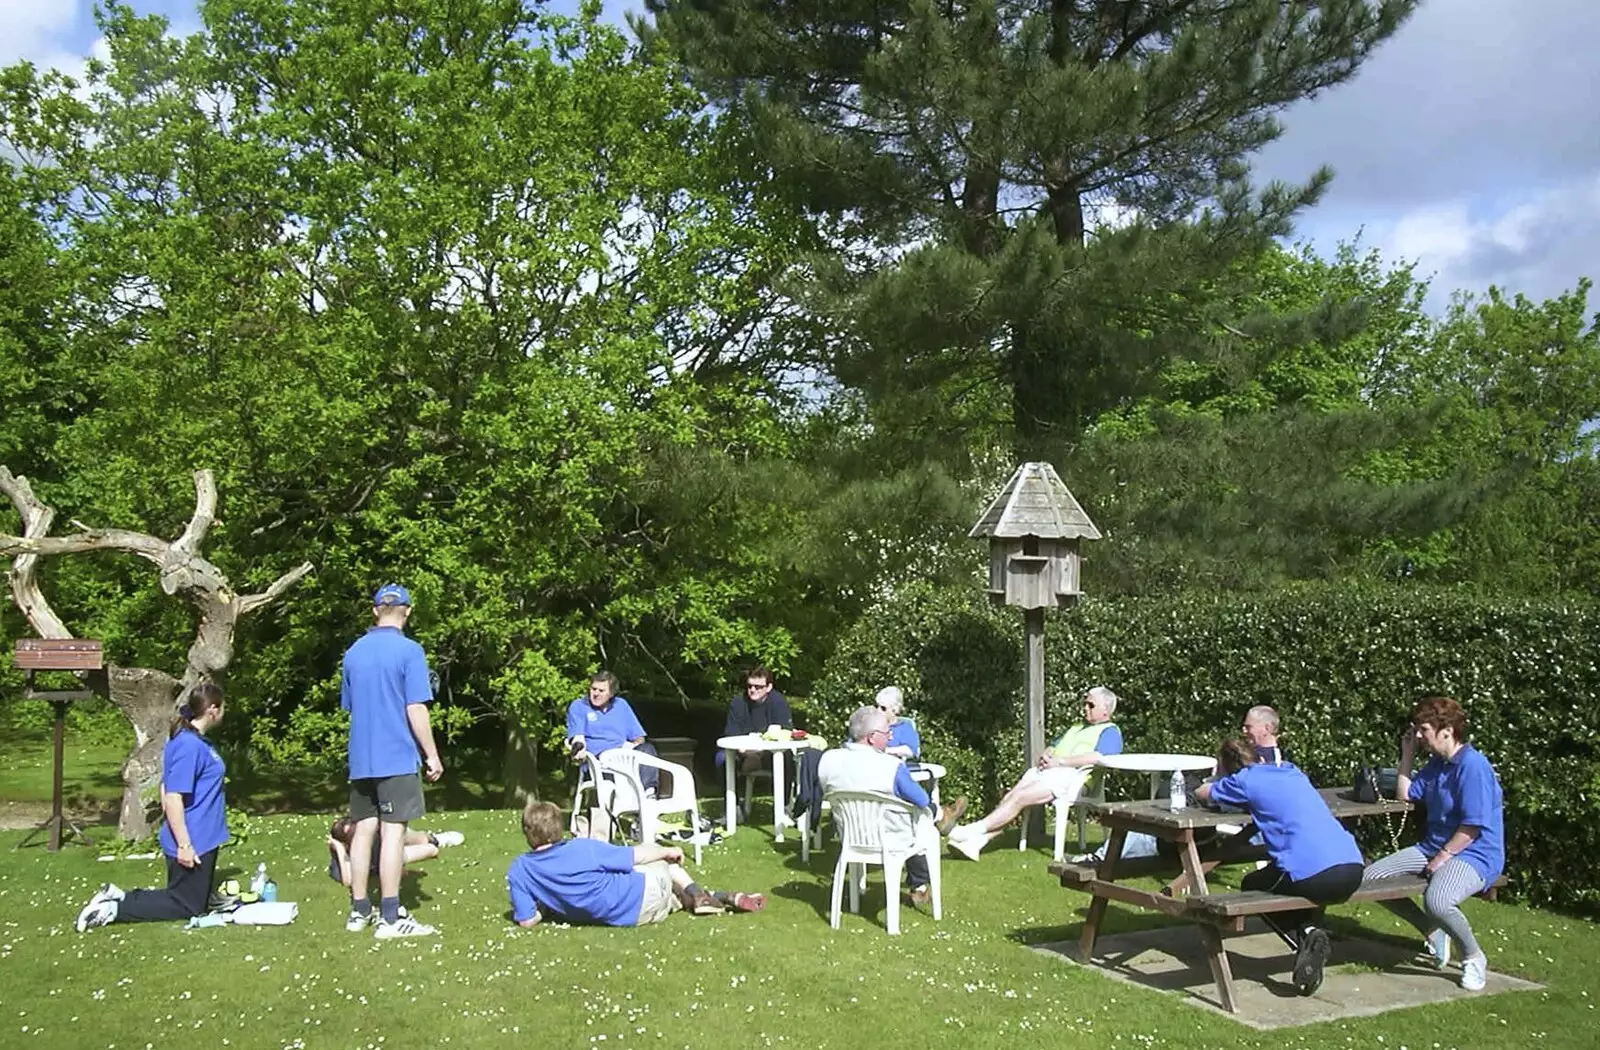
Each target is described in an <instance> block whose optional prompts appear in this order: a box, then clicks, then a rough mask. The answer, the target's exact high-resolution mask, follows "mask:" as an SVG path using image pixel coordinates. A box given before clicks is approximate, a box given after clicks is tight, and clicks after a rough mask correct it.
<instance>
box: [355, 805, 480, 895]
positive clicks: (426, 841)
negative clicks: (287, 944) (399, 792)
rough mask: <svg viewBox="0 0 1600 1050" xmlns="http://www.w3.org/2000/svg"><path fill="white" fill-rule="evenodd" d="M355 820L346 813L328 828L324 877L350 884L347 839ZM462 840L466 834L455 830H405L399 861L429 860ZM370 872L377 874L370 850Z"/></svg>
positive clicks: (375, 855)
mask: <svg viewBox="0 0 1600 1050" xmlns="http://www.w3.org/2000/svg"><path fill="white" fill-rule="evenodd" d="M355 833H356V822H355V821H354V820H353V819H351V818H350V817H348V816H344V817H340V818H339V819H338V820H336V821H334V822H333V826H332V827H331V828H329V829H328V878H330V879H332V880H334V881H335V882H339V883H342V884H344V886H346V887H347V888H348V887H349V885H350V840H351V839H352V838H354V837H355ZM465 841H466V836H465V835H463V834H461V832H459V831H440V832H438V833H434V832H429V831H408V832H406V842H405V855H404V859H403V863H405V864H416V863H417V862H418V861H424V860H432V859H433V858H434V857H437V856H438V855H439V850H440V849H443V848H445V847H448V846H459V845H461V843H463V842H465ZM372 874H373V875H374V876H376V875H377V874H378V851H377V850H376V849H374V850H373V851H372Z"/></svg>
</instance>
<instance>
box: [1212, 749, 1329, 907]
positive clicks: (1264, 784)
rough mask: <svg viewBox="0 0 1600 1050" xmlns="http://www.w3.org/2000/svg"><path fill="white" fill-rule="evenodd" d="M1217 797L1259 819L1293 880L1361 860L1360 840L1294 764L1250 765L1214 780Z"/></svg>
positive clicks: (1272, 849)
mask: <svg viewBox="0 0 1600 1050" xmlns="http://www.w3.org/2000/svg"><path fill="white" fill-rule="evenodd" d="M1211 798H1212V800H1213V801H1216V802H1221V803H1223V804H1225V805H1230V806H1238V807H1239V808H1241V809H1244V810H1246V811H1247V812H1249V813H1250V815H1251V816H1252V817H1254V818H1255V822H1256V827H1257V828H1259V829H1260V831H1261V837H1262V839H1263V840H1264V841H1265V842H1266V844H1267V854H1268V855H1269V856H1271V857H1272V862H1273V863H1274V864H1276V865H1277V866H1278V868H1279V870H1280V871H1282V872H1283V873H1284V874H1285V875H1287V876H1289V878H1291V879H1295V880H1299V879H1305V878H1310V877H1311V876H1312V875H1315V874H1316V873H1317V872H1319V871H1326V870H1327V869H1329V868H1331V867H1333V866H1334V865H1335V864H1360V863H1361V849H1360V847H1358V846H1357V845H1356V840H1355V839H1354V838H1352V837H1351V835H1350V832H1348V831H1346V830H1345V829H1344V825H1342V824H1340V823H1339V821H1338V820H1337V819H1336V818H1335V817H1334V815H1333V813H1332V812H1330V811H1329V809H1328V804H1327V803H1326V802H1324V801H1323V800H1322V796H1321V795H1319V794H1317V789H1316V788H1314V787H1312V786H1311V781H1310V780H1309V779H1307V777H1306V775H1305V774H1304V773H1302V772H1300V770H1299V769H1298V768H1296V767H1295V766H1293V765H1291V764H1290V763H1288V762H1285V763H1283V764H1282V765H1276V766H1274V765H1264V764H1257V765H1253V766H1245V767H1244V768H1243V769H1241V770H1239V771H1238V772H1237V773H1232V774H1230V775H1228V776H1225V777H1222V778H1221V779H1219V780H1216V781H1214V782H1213V783H1212V785H1211Z"/></svg>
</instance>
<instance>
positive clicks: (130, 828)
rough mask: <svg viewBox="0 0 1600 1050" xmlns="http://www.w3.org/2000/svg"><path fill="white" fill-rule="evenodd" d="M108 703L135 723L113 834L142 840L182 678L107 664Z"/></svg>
mask: <svg viewBox="0 0 1600 1050" xmlns="http://www.w3.org/2000/svg"><path fill="white" fill-rule="evenodd" d="M106 671H107V674H108V675H109V676H110V679H111V702H112V703H113V704H115V705H116V708H117V710H119V711H121V712H122V714H123V716H124V717H125V718H127V720H128V721H129V722H130V723H132V725H133V750H132V751H130V752H129V753H128V758H127V761H125V762H123V763H122V809H121V811H120V812H119V813H118V815H117V834H119V835H121V836H122V837H123V838H125V839H142V838H144V837H145V836H146V835H148V834H150V822H149V820H148V818H147V817H146V815H145V814H146V812H147V809H148V807H147V805H146V803H145V799H146V798H147V797H148V796H149V795H150V793H151V792H153V791H154V790H155V789H156V787H157V785H158V784H159V783H160V781H161V753H162V750H163V749H164V748H165V747H166V746H167V731H168V729H169V728H170V726H171V722H172V712H173V710H174V709H175V708H176V707H177V698H178V690H179V688H181V687H182V684H183V683H181V682H179V681H178V680H177V679H176V678H174V677H172V676H171V675H170V674H167V673H166V672H165V671H152V670H151V669H149V668H148V667H115V666H113V667H108V668H107V669H106Z"/></svg>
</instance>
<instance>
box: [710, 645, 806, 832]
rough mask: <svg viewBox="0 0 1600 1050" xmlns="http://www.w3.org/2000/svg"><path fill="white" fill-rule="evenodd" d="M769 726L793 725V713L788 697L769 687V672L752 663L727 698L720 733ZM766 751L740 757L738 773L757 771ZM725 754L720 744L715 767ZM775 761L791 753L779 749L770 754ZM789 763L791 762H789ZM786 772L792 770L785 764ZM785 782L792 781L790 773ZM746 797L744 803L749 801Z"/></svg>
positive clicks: (758, 730)
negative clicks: (737, 689)
mask: <svg viewBox="0 0 1600 1050" xmlns="http://www.w3.org/2000/svg"><path fill="white" fill-rule="evenodd" d="M768 726H782V727H783V728H785V729H793V728H794V716H793V715H791V714H790V713H789V701H787V700H785V699H784V698H783V694H782V693H780V692H778V691H777V690H776V689H774V688H773V687H772V672H771V671H769V670H767V669H766V668H765V667H753V668H751V669H750V671H749V672H748V673H747V674H745V676H744V691H743V692H741V693H739V694H738V695H737V696H735V697H734V698H733V699H732V700H729V701H728V718H727V721H726V722H725V723H724V725H723V728H722V735H723V736H748V735H750V734H752V733H753V734H756V735H760V734H761V733H764V732H766V731H767V727H768ZM766 758H767V756H766V754H765V753H763V752H760V751H751V752H748V753H746V754H745V755H744V757H743V758H741V759H740V761H739V772H740V773H755V772H758V771H759V770H760V769H761V767H762V766H763V765H764V764H765V762H766ZM726 760H727V759H726V756H725V755H724V754H723V753H722V750H721V749H720V748H719V749H718V750H717V757H716V763H717V768H718V769H721V768H722V764H723V763H724V762H725V761H726ZM772 761H774V762H790V757H789V756H788V755H785V754H783V753H782V752H778V753H775V754H773V756H772ZM791 764H792V763H791ZM785 772H789V773H792V772H793V771H792V770H791V769H788V768H787V767H786V768H785ZM786 782H787V783H788V784H789V785H791V790H792V788H793V784H794V777H793V776H792V775H791V776H789V777H788V778H787V780H786ZM749 804H750V803H749V800H748V799H747V800H745V802H744V805H749Z"/></svg>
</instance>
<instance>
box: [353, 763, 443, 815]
mask: <svg viewBox="0 0 1600 1050" xmlns="http://www.w3.org/2000/svg"><path fill="white" fill-rule="evenodd" d="M426 812H427V807H426V806H424V805H423V802H422V777H421V776H419V775H418V774H416V773H405V774H402V775H400V776H397V777H366V778H364V779H361V780H352V781H350V818H351V819H352V820H370V819H371V818H373V817H377V818H378V819H379V820H381V821H383V822H384V823H385V824H405V823H409V822H410V821H413V820H416V819H418V818H419V817H421V816H422V815H423V814H424V813H426Z"/></svg>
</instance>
